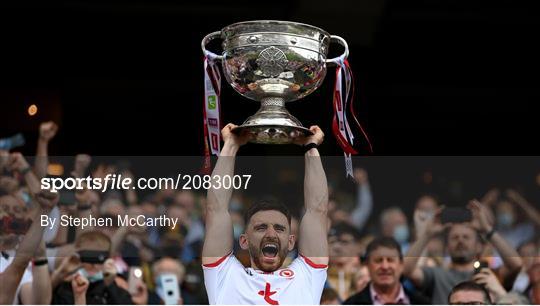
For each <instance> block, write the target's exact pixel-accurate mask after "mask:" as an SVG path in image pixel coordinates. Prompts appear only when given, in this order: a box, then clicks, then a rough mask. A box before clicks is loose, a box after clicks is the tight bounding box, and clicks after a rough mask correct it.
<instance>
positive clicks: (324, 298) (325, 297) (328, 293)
mask: <svg viewBox="0 0 540 306" xmlns="http://www.w3.org/2000/svg"><path fill="white" fill-rule="evenodd" d="M335 299H337V300H338V301H340V302H341V299H340V298H339V295H338V293H337V292H336V290H334V289H333V288H331V287H328V288H324V289H323V292H322V294H321V303H322V302H330V301H333V300H335Z"/></svg>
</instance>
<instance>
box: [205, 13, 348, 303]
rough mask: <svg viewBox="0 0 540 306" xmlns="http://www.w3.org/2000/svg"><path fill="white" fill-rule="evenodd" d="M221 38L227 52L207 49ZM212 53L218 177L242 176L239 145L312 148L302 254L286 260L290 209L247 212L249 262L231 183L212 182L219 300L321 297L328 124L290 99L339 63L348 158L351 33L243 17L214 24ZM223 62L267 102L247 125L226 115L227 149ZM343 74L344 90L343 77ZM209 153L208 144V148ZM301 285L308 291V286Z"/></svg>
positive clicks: (209, 74)
mask: <svg viewBox="0 0 540 306" xmlns="http://www.w3.org/2000/svg"><path fill="white" fill-rule="evenodd" d="M218 37H220V38H222V39H223V54H222V55H216V54H214V53H212V52H210V51H208V50H207V49H206V45H207V43H208V42H209V41H211V40H212V39H216V38H218ZM332 41H337V42H339V43H340V44H341V45H343V47H344V48H345V51H344V53H343V54H342V55H341V56H340V57H338V58H334V59H330V60H328V59H327V58H326V57H327V53H328V48H329V45H330V42H332ZM202 49H203V52H204V55H205V65H204V67H205V100H204V102H205V108H204V116H205V134H206V135H207V136H208V137H209V143H210V144H211V147H212V153H213V154H216V155H219V158H218V161H217V163H216V165H215V168H214V171H213V173H212V176H215V175H217V176H225V175H229V176H232V175H234V165H235V158H236V153H237V151H238V149H239V148H240V146H242V145H243V144H245V143H247V142H249V141H251V142H255V143H267V144H287V143H295V144H298V145H301V146H302V147H303V148H304V150H305V176H304V208H305V214H304V216H303V217H302V221H301V223H300V226H299V235H300V236H301V237H302V239H300V240H299V245H298V252H299V256H298V257H297V258H296V259H295V260H293V262H292V263H291V264H290V265H289V266H287V267H283V262H284V260H285V258H286V257H287V254H288V253H289V251H291V250H292V249H293V248H294V246H295V242H296V237H295V236H294V235H292V234H291V215H290V213H289V210H288V208H287V206H285V205H283V204H281V203H274V202H268V201H259V202H256V203H254V204H253V205H252V206H251V207H250V208H249V209H248V211H247V212H246V214H245V216H244V222H245V224H246V228H245V231H244V233H242V234H241V235H240V238H239V244H240V247H241V248H242V249H244V250H247V251H248V253H249V257H250V267H248V268H244V266H243V265H242V264H241V263H240V261H238V260H237V259H236V257H235V256H234V254H233V243H234V242H233V228H232V220H231V216H230V215H229V203H230V201H231V197H232V190H228V189H224V188H220V189H216V188H211V189H209V190H208V197H207V205H206V235H205V241H204V247H203V253H202V257H203V270H204V278H205V286H206V289H207V293H208V298H209V301H210V303H211V304H259V305H260V304H270V305H279V304H280V303H281V304H319V302H320V298H321V294H322V290H323V287H324V283H325V281H326V269H327V264H328V242H327V237H326V231H327V222H328V221H327V211H328V184H327V181H326V175H325V172H324V169H323V166H322V163H321V158H320V155H319V152H318V150H317V147H318V146H319V145H320V144H321V143H322V141H323V138H324V133H323V132H322V130H321V129H320V128H319V127H318V126H312V127H310V128H309V129H307V128H305V127H303V126H302V124H301V123H300V121H299V120H298V119H296V118H295V117H294V116H292V115H291V114H290V113H289V112H288V111H287V110H286V108H285V104H286V103H287V102H291V101H296V100H298V99H301V98H303V97H305V96H307V95H309V94H310V93H312V92H313V91H315V90H316V89H317V88H318V87H319V86H320V85H321V83H322V82H323V80H324V77H325V75H326V64H327V63H333V64H336V65H337V66H338V73H337V74H336V76H337V80H336V87H335V95H334V110H335V116H334V127H333V129H334V132H335V133H336V132H338V133H339V135H338V137H337V138H339V139H338V141H340V145H342V147H344V145H346V146H345V147H346V151H345V152H346V154H347V155H346V157H347V156H348V158H349V159H350V154H351V153H352V154H354V153H356V152H355V151H354V149H352V133H351V131H350V127H349V126H348V124H347V120H346V111H345V106H346V105H347V102H348V101H349V100H350V99H349V95H352V93H351V92H350V88H351V83H352V75H351V73H350V68H349V66H348V63H347V61H346V59H347V56H348V46H347V43H346V42H345V40H344V39H342V38H340V37H338V36H332V35H330V34H328V33H327V32H326V31H324V30H321V29H319V28H317V27H314V26H310V25H306V24H301V23H294V22H284V21H249V22H240V23H235V24H233V25H230V26H227V27H225V28H224V29H223V30H221V31H219V32H214V33H211V34H209V35H207V36H206V37H204V39H203V41H202ZM217 61H220V62H221V65H222V68H223V73H224V75H225V79H226V80H227V82H228V83H229V84H231V86H232V87H233V88H234V89H235V90H236V91H237V92H239V93H240V94H241V95H243V96H245V97H247V98H250V99H252V100H255V101H259V102H260V103H261V107H260V109H259V110H258V111H257V113H255V114H254V115H252V116H251V117H249V118H248V119H247V120H246V121H245V122H244V124H242V125H240V126H236V125H234V124H227V125H226V126H225V127H224V128H223V130H221V135H222V137H223V141H224V145H223V148H221V149H220V146H219V144H220V141H219V140H220V138H219V135H220V130H219V127H220V122H219V119H220V105H219V96H220V91H221V85H220V79H221V77H220V75H221V74H220V72H219V68H218V66H217V65H216V62H217ZM342 79H344V80H345V90H344V91H342V88H341V87H342V85H341V80H342ZM207 153H208V151H207ZM300 292H302V294H300Z"/></svg>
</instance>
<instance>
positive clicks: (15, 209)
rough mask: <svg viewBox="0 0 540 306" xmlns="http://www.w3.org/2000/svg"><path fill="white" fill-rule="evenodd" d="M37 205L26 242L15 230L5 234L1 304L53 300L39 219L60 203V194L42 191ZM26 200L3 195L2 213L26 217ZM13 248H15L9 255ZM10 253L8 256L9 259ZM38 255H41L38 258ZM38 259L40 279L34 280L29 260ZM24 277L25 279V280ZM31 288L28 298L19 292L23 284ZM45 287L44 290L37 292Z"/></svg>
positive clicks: (38, 277) (1, 198) (25, 236)
mask: <svg viewBox="0 0 540 306" xmlns="http://www.w3.org/2000/svg"><path fill="white" fill-rule="evenodd" d="M35 199H36V202H37V203H38V205H37V207H36V208H35V209H34V210H33V211H32V212H31V213H30V219H31V220H34V221H33V222H32V224H31V226H30V228H29V229H28V231H27V232H26V233H25V234H24V237H23V239H22V241H21V242H20V243H19V244H18V246H17V242H18V240H19V237H18V235H17V234H15V233H1V239H0V242H1V243H0V248H1V251H2V257H1V261H2V262H1V264H0V269H1V270H0V284H2V290H0V304H12V303H16V302H17V301H23V302H27V303H30V304H48V303H50V290H51V287H50V279H49V278H48V270H47V261H46V260H45V258H44V256H43V252H37V253H36V250H42V248H40V243H41V238H42V236H43V230H44V228H43V227H41V225H40V223H39V222H37V221H36V220H39V219H40V217H41V215H47V214H49V212H50V211H51V209H52V208H53V207H54V206H55V205H56V204H57V203H58V194H56V193H52V192H47V191H42V192H39V193H37V194H36V195H35ZM24 206H25V205H24V203H22V201H21V200H20V199H17V198H16V197H14V196H11V195H2V196H0V207H1V212H2V214H7V215H11V216H14V217H16V218H23V217H24V213H21V211H22V210H23V209H24ZM10 250H14V252H13V253H11V255H9V252H10ZM5 255H8V258H5ZM36 255H37V256H38V257H36ZM32 259H34V266H37V267H34V275H35V277H36V281H35V282H34V281H33V280H32V277H33V275H32V272H29V271H28V272H25V271H27V267H28V264H29V262H30V261H31V260H32ZM21 280H22V282H21ZM24 285H29V286H31V287H27V288H30V289H28V290H25V291H26V294H25V297H24V298H22V297H21V296H20V295H19V292H20V290H21V289H22V286H24ZM37 290H41V291H42V292H37Z"/></svg>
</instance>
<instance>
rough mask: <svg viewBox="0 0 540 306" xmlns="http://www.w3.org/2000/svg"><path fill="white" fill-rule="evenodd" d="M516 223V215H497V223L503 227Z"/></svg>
mask: <svg viewBox="0 0 540 306" xmlns="http://www.w3.org/2000/svg"><path fill="white" fill-rule="evenodd" d="M513 223H514V216H513V215H512V214H510V213H501V214H498V215H497V224H498V225H499V226H500V227H502V228H507V227H510V226H512V224H513Z"/></svg>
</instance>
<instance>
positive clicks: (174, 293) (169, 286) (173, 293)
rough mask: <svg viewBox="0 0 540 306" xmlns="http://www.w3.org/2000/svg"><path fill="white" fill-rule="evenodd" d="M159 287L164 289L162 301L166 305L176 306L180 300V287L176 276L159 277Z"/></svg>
mask: <svg viewBox="0 0 540 306" xmlns="http://www.w3.org/2000/svg"><path fill="white" fill-rule="evenodd" d="M157 286H158V287H159V288H161V289H162V294H161V296H160V297H161V299H162V300H163V302H164V303H165V305H176V304H178V300H179V299H180V286H178V278H177V277H176V275H175V274H169V273H167V274H162V275H160V276H159V277H158V284H157Z"/></svg>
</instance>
